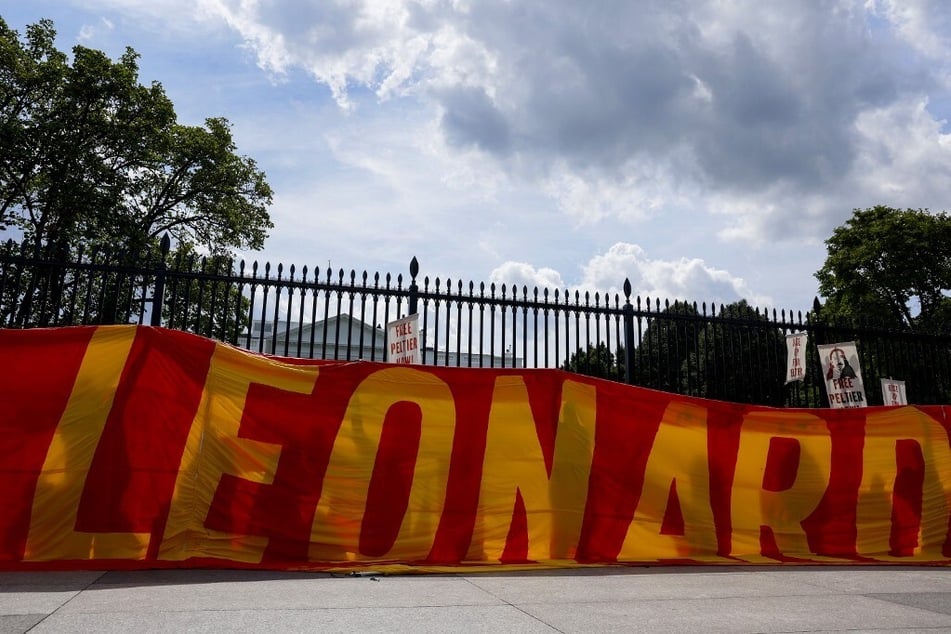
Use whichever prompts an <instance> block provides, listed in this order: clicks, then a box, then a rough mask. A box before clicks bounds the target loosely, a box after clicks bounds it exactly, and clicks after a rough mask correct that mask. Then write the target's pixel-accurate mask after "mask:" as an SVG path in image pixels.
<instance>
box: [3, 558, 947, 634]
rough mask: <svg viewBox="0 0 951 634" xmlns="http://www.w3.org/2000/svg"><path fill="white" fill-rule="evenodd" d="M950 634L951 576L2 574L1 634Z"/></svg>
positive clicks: (815, 572) (845, 570) (893, 570)
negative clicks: (604, 633) (872, 633)
mask: <svg viewBox="0 0 951 634" xmlns="http://www.w3.org/2000/svg"><path fill="white" fill-rule="evenodd" d="M856 630H861V631H875V632H934V631H946V632H951V570H948V569H946V568H907V567H901V568H898V567H742V568H736V567H732V568H726V567H724V568H720V567H714V568H711V567H641V568H599V569H582V570H567V571H532V572H491V573H479V574H449V575H399V576H364V577H352V576H332V575H329V574H326V573H296V572H258V571H253V572H249V571H234V570H165V571H144V572H42V573H41V572H22V573H0V631H2V632H123V633H125V632H176V633H178V632H222V631H229V632H268V633H269V634H272V633H277V632H317V631H320V632H350V633H353V632H368V631H369V632H373V631H376V632H384V631H385V632H601V631H624V632H630V631H643V632H843V631H856Z"/></svg>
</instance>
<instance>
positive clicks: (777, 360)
mask: <svg viewBox="0 0 951 634" xmlns="http://www.w3.org/2000/svg"><path fill="white" fill-rule="evenodd" d="M408 273H409V275H408V276H406V277H404V276H403V275H402V274H397V275H395V276H393V275H391V274H384V275H381V274H379V273H375V274H372V275H371V274H368V273H367V272H366V271H364V272H362V273H357V272H356V271H354V270H350V271H345V270H343V269H336V270H335V269H331V268H329V267H328V268H326V269H323V270H321V269H320V268H319V267H313V268H309V267H307V266H304V267H300V268H297V267H295V266H293V265H292V266H289V267H284V266H283V265H282V264H277V265H276V266H271V265H270V264H269V263H265V264H264V265H263V266H261V265H259V264H258V263H257V262H253V263H251V264H250V265H247V264H246V263H245V262H244V261H240V262H233V261H231V260H228V259H225V258H220V257H200V256H198V255H195V254H193V253H192V254H185V253H177V254H173V255H170V254H169V243H168V240H167V239H166V240H164V241H163V244H162V247H161V250H160V251H158V252H156V253H153V254H136V256H135V257H129V256H128V255H123V254H121V253H118V254H117V253H105V252H88V253H87V252H83V250H81V249H80V250H79V251H78V252H74V253H72V254H71V255H69V256H68V257H63V256H62V255H59V256H58V255H57V254H54V253H51V252H50V251H49V250H48V249H46V248H32V247H31V246H30V245H28V244H26V243H22V244H15V243H13V242H12V241H8V242H7V243H5V244H3V245H0V325H2V326H4V327H8V328H30V327H46V326H64V325H78V324H111V323H138V324H150V325H153V326H165V327H168V328H174V329H179V330H186V331H190V332H194V333H196V334H200V335H203V336H206V337H211V338H214V339H218V340H220V341H225V342H228V343H231V344H233V345H236V346H240V347H243V348H247V349H249V350H253V351H257V352H263V353H268V354H273V355H280V356H292V357H307V358H320V359H337V360H356V359H366V360H373V361H383V360H385V359H386V349H387V347H386V346H387V332H386V327H385V325H386V324H387V323H389V322H390V321H393V320H394V319H397V318H399V317H402V316H404V315H406V314H413V313H418V314H419V319H420V325H421V330H422V341H423V346H422V360H423V363H425V364H432V365H446V366H463V367H495V368H521V367H526V368H562V369H565V370H569V371H573V372H580V373H583V374H588V375H593V376H600V377H603V378H607V379H612V380H616V381H623V382H627V383H630V384H634V385H640V386H644V387H650V388H655V389H660V390H664V391H669V392H677V393H680V394H689V395H695V396H702V397H707V398H716V399H723V400H730V401H735V402H742V403H758V404H764V405H773V406H795V407H824V406H825V405H826V396H825V393H824V383H823V381H822V374H823V367H822V363H821V362H820V359H819V355H818V351H817V349H816V344H821V343H833V342H842V341H855V342H856V344H857V347H858V351H859V355H860V360H861V367H862V372H863V375H864V379H865V386H866V393H867V396H868V399H869V402H870V404H881V403H882V394H881V392H880V390H879V389H878V385H879V379H880V378H893V379H899V380H904V381H905V382H906V387H907V393H908V398H909V402H913V403H918V404H935V403H940V404H946V403H951V336H936V335H923V334H916V333H911V332H896V331H889V330H885V329H880V328H873V327H869V326H861V327H860V326H858V325H856V324H852V323H841V322H839V323H830V322H827V321H825V320H823V319H822V311H821V306H820V305H819V302H818V301H816V302H815V304H814V306H813V309H812V310H811V311H807V312H806V313H805V314H804V313H803V312H796V313H793V312H787V311H779V312H777V311H776V310H773V311H761V310H759V309H756V308H753V307H750V306H748V305H747V304H746V303H745V302H738V303H735V304H729V305H721V306H716V305H714V304H709V305H708V304H706V303H701V304H697V303H686V302H673V303H671V302H669V301H663V302H661V300H659V299H656V298H653V299H651V298H647V299H642V298H640V297H632V296H631V285H630V282H629V281H627V280H625V281H624V283H623V287H622V289H623V290H622V292H621V293H600V292H593V293H592V292H588V291H581V290H562V289H554V290H550V289H547V288H542V289H539V288H531V289H530V288H528V287H526V286H520V287H519V286H512V285H506V284H495V283H489V284H486V283H478V284H477V283H474V282H464V281H462V280H452V279H446V278H442V279H441V278H438V277H436V278H430V277H429V276H423V277H422V278H420V276H419V266H418V263H417V261H416V259H415V258H413V260H412V262H411V263H410V266H409V271H408ZM791 333H805V334H806V335H807V338H808V343H807V346H806V352H807V355H806V373H805V379H804V380H802V381H795V382H791V383H786V382H785V376H786V343H785V341H786V335H788V334H791Z"/></svg>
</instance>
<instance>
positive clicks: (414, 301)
mask: <svg viewBox="0 0 951 634" xmlns="http://www.w3.org/2000/svg"><path fill="white" fill-rule="evenodd" d="M418 274H419V262H418V261H417V260H416V256H415V255H414V256H413V259H412V260H410V261H409V277H410V282H409V313H408V314H410V315H414V314H416V312H417V310H418V309H419V298H418V297H417V294H418V293H419V287H418V286H416V276H417V275H418Z"/></svg>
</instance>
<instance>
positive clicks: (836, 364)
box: [816, 341, 868, 409]
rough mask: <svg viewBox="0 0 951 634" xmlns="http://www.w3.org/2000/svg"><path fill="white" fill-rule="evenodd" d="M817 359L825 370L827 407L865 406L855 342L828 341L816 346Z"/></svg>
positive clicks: (863, 387)
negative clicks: (828, 342)
mask: <svg viewBox="0 0 951 634" xmlns="http://www.w3.org/2000/svg"><path fill="white" fill-rule="evenodd" d="M816 347H817V348H818V349H819V359H820V360H821V361H822V367H823V369H824V370H825V381H826V391H827V393H828V394H829V407H831V408H833V409H845V408H853V407H866V406H867V405H868V401H867V400H866V398H865V386H864V385H863V383H862V368H861V366H860V365H859V354H858V351H857V350H856V349H855V342H854V341H848V342H845V343H830V344H827V345H823V346H816Z"/></svg>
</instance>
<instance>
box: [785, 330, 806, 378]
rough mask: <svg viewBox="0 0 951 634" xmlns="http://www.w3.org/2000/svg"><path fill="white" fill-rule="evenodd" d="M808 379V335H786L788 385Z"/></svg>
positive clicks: (802, 333) (798, 333) (801, 333)
mask: <svg viewBox="0 0 951 634" xmlns="http://www.w3.org/2000/svg"><path fill="white" fill-rule="evenodd" d="M804 378H806V333H804V332H797V333H793V334H791V335H786V383H790V382H792V381H802V380H803V379H804Z"/></svg>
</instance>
